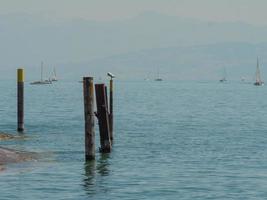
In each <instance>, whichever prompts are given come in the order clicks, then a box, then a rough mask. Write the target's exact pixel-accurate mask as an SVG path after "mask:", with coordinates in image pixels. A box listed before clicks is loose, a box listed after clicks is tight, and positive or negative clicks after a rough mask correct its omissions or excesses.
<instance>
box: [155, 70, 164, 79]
mask: <svg viewBox="0 0 267 200" xmlns="http://www.w3.org/2000/svg"><path fill="white" fill-rule="evenodd" d="M155 81H163V79H162V78H160V76H159V70H158V76H157V78H155Z"/></svg>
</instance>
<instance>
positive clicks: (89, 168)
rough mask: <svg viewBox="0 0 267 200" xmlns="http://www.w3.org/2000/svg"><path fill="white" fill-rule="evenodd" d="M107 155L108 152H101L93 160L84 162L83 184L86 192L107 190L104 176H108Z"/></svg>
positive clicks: (94, 192) (103, 191)
mask: <svg viewBox="0 0 267 200" xmlns="http://www.w3.org/2000/svg"><path fill="white" fill-rule="evenodd" d="M109 157H110V156H109V154H101V155H100V157H99V158H96V160H95V161H90V162H86V163H85V164H84V171H85V173H84V179H83V186H84V189H85V191H86V193H87V194H90V195H93V194H96V193H98V192H102V193H106V192H107V187H106V184H105V178H104V177H107V176H109V172H110V170H109V165H110V163H109ZM100 190H101V191H100Z"/></svg>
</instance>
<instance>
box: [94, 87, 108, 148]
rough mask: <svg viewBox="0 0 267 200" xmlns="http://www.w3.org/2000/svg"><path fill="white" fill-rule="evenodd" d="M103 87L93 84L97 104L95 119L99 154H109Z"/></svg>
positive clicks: (105, 102) (106, 112) (106, 111)
mask: <svg viewBox="0 0 267 200" xmlns="http://www.w3.org/2000/svg"><path fill="white" fill-rule="evenodd" d="M105 91H106V90H105V85H104V84H95V93H96V104H97V114H96V116H97V118H98V124H99V132H100V144H101V147H100V152H102V153H110V152H111V142H110V133H109V116H108V108H107V101H106V99H107V98H106V95H105Z"/></svg>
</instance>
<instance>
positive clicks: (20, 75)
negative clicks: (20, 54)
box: [17, 68, 24, 82]
mask: <svg viewBox="0 0 267 200" xmlns="http://www.w3.org/2000/svg"><path fill="white" fill-rule="evenodd" d="M17 72H18V82H24V69H22V68H20V69H18V70H17Z"/></svg>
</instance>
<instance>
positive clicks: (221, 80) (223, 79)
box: [220, 67, 227, 82]
mask: <svg viewBox="0 0 267 200" xmlns="http://www.w3.org/2000/svg"><path fill="white" fill-rule="evenodd" d="M225 81H227V80H226V69H225V67H224V68H223V77H222V78H221V79H220V82H225Z"/></svg>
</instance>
